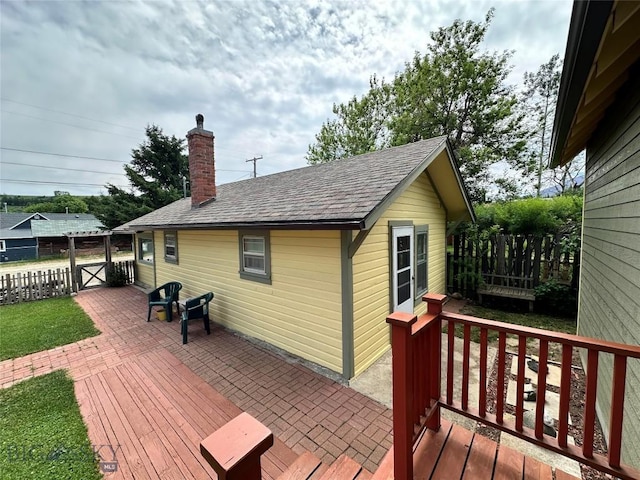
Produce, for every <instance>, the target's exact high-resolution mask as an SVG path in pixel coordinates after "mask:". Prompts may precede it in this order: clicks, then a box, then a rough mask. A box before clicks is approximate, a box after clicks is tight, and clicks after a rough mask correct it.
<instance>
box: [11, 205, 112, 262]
mask: <svg viewBox="0 0 640 480" xmlns="http://www.w3.org/2000/svg"><path fill="white" fill-rule="evenodd" d="M103 229H104V226H103V225H102V223H100V221H99V220H98V219H97V218H96V217H94V216H93V215H90V214H86V213H0V261H2V262H12V261H16V260H31V259H37V258H40V257H42V256H46V255H53V254H59V253H60V250H63V249H66V248H68V241H67V237H66V236H65V234H66V233H69V232H85V231H95V230H103ZM86 246H89V245H86ZM80 247H82V246H81V245H80Z"/></svg>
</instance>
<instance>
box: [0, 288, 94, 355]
mask: <svg viewBox="0 0 640 480" xmlns="http://www.w3.org/2000/svg"><path fill="white" fill-rule="evenodd" d="M99 333H100V331H99V330H98V329H97V328H95V326H94V325H93V322H92V321H91V318H89V316H88V315H87V314H86V313H85V312H84V310H82V308H80V307H79V306H78V304H77V303H76V302H74V301H73V299H72V298H70V297H62V298H51V299H47V300H39V301H36V302H26V303H18V304H15V305H5V306H2V307H0V360H6V359H7V358H17V357H22V356H23V355H27V354H29V353H33V352H40V351H42V350H48V349H50V348H54V347H57V346H60V345H67V344H69V343H73V342H77V341H78V340H82V339H83V338H87V337H93V336H95V335H98V334H99Z"/></svg>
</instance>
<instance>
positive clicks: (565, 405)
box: [558, 343, 573, 448]
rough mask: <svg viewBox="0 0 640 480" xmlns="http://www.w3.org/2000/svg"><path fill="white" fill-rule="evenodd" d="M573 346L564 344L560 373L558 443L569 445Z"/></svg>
mask: <svg viewBox="0 0 640 480" xmlns="http://www.w3.org/2000/svg"><path fill="white" fill-rule="evenodd" d="M572 358H573V347H572V346H571V345H569V344H567V343H563V344H562V370H561V374H560V411H559V415H558V445H560V446H561V447H563V448H564V447H566V446H567V433H568V431H569V400H570V398H571V377H572V372H571V359H572Z"/></svg>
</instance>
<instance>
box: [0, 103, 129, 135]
mask: <svg viewBox="0 0 640 480" xmlns="http://www.w3.org/2000/svg"><path fill="white" fill-rule="evenodd" d="M2 111H3V112H5V113H12V114H13V115H22V116H23V117H29V118H35V119H36V120H42V121H43V122H51V123H59V124H60V125H66V126H68V127H74V128H80V129H82V130H89V131H92V132H98V133H105V134H107V135H115V136H117V137H126V138H133V139H134V140H137V141H139V142H140V141H142V140H141V139H140V137H132V136H131V135H123V134H122V133H115V132H107V131H105V130H98V129H95V128H89V127H82V126H80V125H74V124H73V123H66V122H59V121H57V120H50V119H48V118H42V117H36V116H35V115H29V114H27V113H20V112H12V111H10V110H2Z"/></svg>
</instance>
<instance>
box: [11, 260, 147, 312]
mask: <svg viewBox="0 0 640 480" xmlns="http://www.w3.org/2000/svg"><path fill="white" fill-rule="evenodd" d="M113 265H114V266H118V267H120V268H121V269H122V272H124V274H125V276H126V284H127V285H129V284H132V283H133V282H134V281H135V261H133V260H124V261H120V262H113ZM103 285H104V282H103V281H101V282H100V285H98V286H103ZM71 292H73V283H72V278H71V269H70V268H69V267H66V268H64V269H63V268H57V269H55V270H53V269H50V270H40V271H32V272H24V273H8V274H6V275H2V276H0V305H9V304H12V303H21V302H31V301H34V300H42V299H45V298H52V297H65V296H69V295H71Z"/></svg>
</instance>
